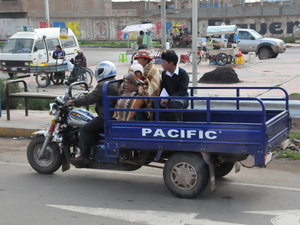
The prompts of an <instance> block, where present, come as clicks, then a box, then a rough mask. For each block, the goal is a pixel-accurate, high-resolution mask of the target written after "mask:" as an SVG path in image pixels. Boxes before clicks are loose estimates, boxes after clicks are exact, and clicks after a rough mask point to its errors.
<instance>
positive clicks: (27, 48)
mask: <svg viewBox="0 0 300 225" xmlns="http://www.w3.org/2000/svg"><path fill="white" fill-rule="evenodd" d="M32 46H33V39H20V38H18V39H9V40H8V41H7V42H6V43H5V45H4V46H3V48H2V53H31V52H32Z"/></svg>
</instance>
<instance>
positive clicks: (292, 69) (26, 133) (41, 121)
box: [0, 58, 300, 137]
mask: <svg viewBox="0 0 300 225" xmlns="http://www.w3.org/2000/svg"><path fill="white" fill-rule="evenodd" d="M114 63H115V62H114ZM115 65H116V67H117V71H118V76H117V78H122V77H123V75H124V74H126V72H127V70H128V67H129V63H117V62H116V63H115ZM299 65H300V59H296V58H294V59H286V58H276V59H271V60H257V61H256V62H254V63H248V64H247V63H246V64H244V65H230V66H231V67H232V68H233V69H234V70H235V72H236V73H237V75H238V78H239V79H240V81H241V82H240V83H236V84H204V83H197V85H198V86H199V87H237V86H241V87H271V86H273V87H274V86H281V87H283V88H285V89H286V91H287V92H288V93H289V94H291V93H300V90H299V87H300V72H299ZM157 66H158V68H159V69H161V65H160V64H157ZM179 66H180V67H182V68H184V69H185V70H186V71H187V72H188V73H189V74H192V65H190V64H183V63H180V64H179ZM215 68H216V66H214V65H209V64H208V63H207V62H201V64H200V65H198V67H197V70H198V71H197V72H198V75H197V80H199V79H200V78H201V77H202V76H203V74H204V73H206V72H209V71H212V70H214V69H215ZM91 69H92V70H94V69H95V67H91ZM24 80H25V81H26V82H27V85H28V88H29V90H31V91H36V89H37V86H36V82H35V80H34V79H33V78H30V77H28V78H24ZM190 81H192V75H191V76H190ZM93 85H96V81H95V80H94V81H93ZM191 85H192V83H190V86H191ZM65 89H66V86H65V85H49V86H48V87H46V88H39V91H43V92H59V93H61V95H64V92H65ZM197 95H198V96H219V97H225V96H226V97H230V95H231V93H229V92H228V91H227V90H213V89H208V90H207V89H206V90H203V91H200V92H197ZM232 96H233V95H232ZM242 96H245V97H247V96H248V97H258V96H259V97H271V98H272V97H282V96H283V95H282V94H281V93H280V91H277V90H272V91H266V90H261V89H253V90H247V92H245V93H243V94H242ZM299 102H300V101H290V107H291V108H295V109H298V108H299V107H298V105H299ZM297 111H298V110H297ZM10 114H11V115H10V119H11V120H10V121H7V120H6V111H5V110H2V117H0V136H7V137H20V136H22V137H30V136H31V134H32V133H33V132H34V131H37V130H47V129H48V127H49V125H50V122H51V119H53V116H50V115H48V112H47V111H34V110H30V111H29V116H25V110H11V111H10Z"/></svg>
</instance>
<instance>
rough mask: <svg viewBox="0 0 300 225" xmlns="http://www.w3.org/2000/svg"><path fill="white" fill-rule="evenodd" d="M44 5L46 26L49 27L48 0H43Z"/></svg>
mask: <svg viewBox="0 0 300 225" xmlns="http://www.w3.org/2000/svg"><path fill="white" fill-rule="evenodd" d="M45 6H46V21H47V22H46V23H47V25H46V27H50V15H49V0H45Z"/></svg>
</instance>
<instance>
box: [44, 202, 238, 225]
mask: <svg viewBox="0 0 300 225" xmlns="http://www.w3.org/2000/svg"><path fill="white" fill-rule="evenodd" d="M46 206H49V207H53V208H58V209H64V210H69V211H73V212H79V213H84V214H89V215H94V216H103V217H108V218H112V219H118V220H123V221H124V220H125V221H129V222H134V223H142V224H148V225H157V224H172V225H183V224H191V225H243V224H240V223H225V222H219V221H212V220H208V219H197V218H195V217H196V216H197V215H198V213H180V212H167V211H152V210H123V209H109V208H91V207H81V206H67V205H46Z"/></svg>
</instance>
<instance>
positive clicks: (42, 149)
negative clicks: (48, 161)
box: [38, 131, 52, 159]
mask: <svg viewBox="0 0 300 225" xmlns="http://www.w3.org/2000/svg"><path fill="white" fill-rule="evenodd" d="M51 138H52V133H50V132H49V131H48V132H47V133H46V134H45V141H44V143H43V146H42V148H41V150H40V151H39V153H38V158H39V159H42V158H43V157H44V153H45V150H46V147H47V145H48V143H49V142H50V140H51Z"/></svg>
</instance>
